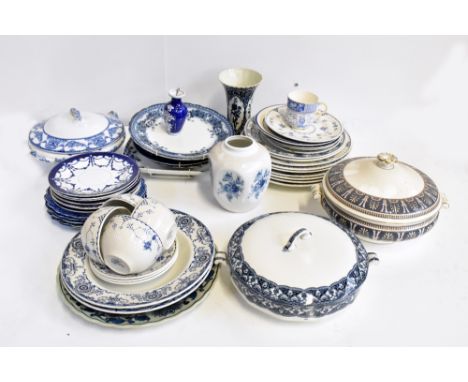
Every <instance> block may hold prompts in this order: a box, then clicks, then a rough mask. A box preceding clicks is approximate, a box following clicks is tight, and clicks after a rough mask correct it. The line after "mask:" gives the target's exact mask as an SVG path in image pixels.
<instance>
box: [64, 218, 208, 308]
mask: <svg viewBox="0 0 468 382" xmlns="http://www.w3.org/2000/svg"><path fill="white" fill-rule="evenodd" d="M172 211H173V212H174V214H175V215H176V223H177V226H178V228H179V232H178V235H181V236H180V237H179V236H178V242H179V243H180V248H179V256H178V258H177V261H176V264H175V265H174V266H173V267H172V268H171V272H168V273H167V274H164V275H163V276H162V277H161V278H158V279H157V280H155V283H154V284H151V283H150V284H149V285H147V286H145V287H144V288H137V289H134V288H120V289H119V288H117V287H115V286H112V287H110V286H109V285H108V284H106V283H102V282H100V280H99V279H97V278H96V277H95V276H94V274H93V272H92V271H91V269H90V268H89V266H88V265H89V264H88V262H87V261H86V258H87V257H86V254H85V252H84V249H83V246H82V244H81V240H80V238H79V236H75V238H74V239H73V240H72V241H71V242H70V244H69V245H68V246H67V248H66V250H65V252H64V255H63V258H62V261H61V265H60V266H61V275H62V281H63V282H64V284H65V286H66V288H67V290H68V291H69V292H71V293H72V294H73V295H75V296H76V297H77V298H78V299H80V300H82V301H86V302H88V303H89V304H92V305H95V306H100V307H103V308H107V309H137V308H143V307H149V306H152V305H157V304H161V303H163V302H164V301H168V300H171V299H172V298H174V297H175V296H178V295H180V294H182V293H183V292H184V291H186V290H187V289H189V288H191V287H192V286H193V285H194V284H195V283H197V282H198V281H199V280H200V279H202V278H203V276H204V275H206V274H207V272H208V270H209V269H210V268H211V266H212V264H213V259H214V243H213V238H212V236H211V234H210V232H209V231H208V229H207V228H206V226H205V225H203V223H201V222H200V221H199V220H197V219H195V218H194V217H192V216H190V215H188V214H185V213H183V212H180V211H177V210H172Z"/></svg>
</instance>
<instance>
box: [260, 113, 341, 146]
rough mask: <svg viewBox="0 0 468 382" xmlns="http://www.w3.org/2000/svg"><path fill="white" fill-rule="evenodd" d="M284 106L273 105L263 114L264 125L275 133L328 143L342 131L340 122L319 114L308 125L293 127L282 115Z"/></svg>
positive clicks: (295, 139)
mask: <svg viewBox="0 0 468 382" xmlns="http://www.w3.org/2000/svg"><path fill="white" fill-rule="evenodd" d="M285 112H286V106H280V107H275V108H274V109H272V110H270V111H269V112H268V113H267V114H266V116H265V123H266V125H267V126H268V127H269V128H270V129H271V130H272V131H273V132H275V133H276V134H278V135H281V136H282V137H285V138H288V139H292V140H293V141H297V142H305V143H314V144H316V143H329V142H332V141H335V140H336V139H338V138H339V137H340V135H341V133H342V132H343V127H342V126H341V123H340V122H339V121H338V120H337V119H336V118H335V117H333V116H332V115H330V114H324V115H322V116H320V117H319V118H318V119H317V120H316V121H315V122H314V123H313V124H312V125H311V126H310V127H307V128H302V129H299V128H293V127H291V126H289V125H288V123H287V122H286V120H285V118H284V117H283V116H284V114H285Z"/></svg>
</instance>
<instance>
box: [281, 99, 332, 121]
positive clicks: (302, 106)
mask: <svg viewBox="0 0 468 382" xmlns="http://www.w3.org/2000/svg"><path fill="white" fill-rule="evenodd" d="M326 112H327V105H326V104H324V103H323V102H319V98H318V96H317V95H315V94H314V93H312V92H308V91H304V90H294V91H292V92H290V93H289V94H288V100H287V107H286V108H284V111H283V117H284V118H285V119H286V122H287V123H288V125H289V126H291V127H294V128H299V129H303V128H308V127H310V126H312V125H313V124H314V122H315V121H317V119H318V118H320V117H321V116H322V115H323V114H325V113H326Z"/></svg>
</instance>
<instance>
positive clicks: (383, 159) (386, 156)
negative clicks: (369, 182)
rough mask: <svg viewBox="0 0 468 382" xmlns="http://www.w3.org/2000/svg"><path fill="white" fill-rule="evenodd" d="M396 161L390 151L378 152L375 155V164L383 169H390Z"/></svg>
mask: <svg viewBox="0 0 468 382" xmlns="http://www.w3.org/2000/svg"><path fill="white" fill-rule="evenodd" d="M396 162H398V158H397V157H396V155H393V154H391V153H380V154H379V155H377V166H379V167H380V168H383V169H384V170H391V169H393V167H395V163H396Z"/></svg>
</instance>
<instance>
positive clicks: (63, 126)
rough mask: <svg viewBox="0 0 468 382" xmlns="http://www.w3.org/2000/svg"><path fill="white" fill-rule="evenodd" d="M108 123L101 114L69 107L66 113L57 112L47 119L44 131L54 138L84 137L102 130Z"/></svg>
mask: <svg viewBox="0 0 468 382" xmlns="http://www.w3.org/2000/svg"><path fill="white" fill-rule="evenodd" d="M108 124H109V122H108V120H107V118H106V117H105V116H104V115H102V114H97V113H89V112H80V111H79V110H78V109H75V108H71V109H70V111H69V112H68V113H61V114H57V115H55V116H53V117H51V118H50V119H49V120H47V122H46V123H45V124H44V131H45V133H46V134H49V135H51V136H53V137H56V138H62V139H76V138H86V137H91V136H93V135H96V134H99V133H100V132H102V131H104V130H105V129H106V128H107V125H108Z"/></svg>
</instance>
